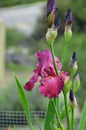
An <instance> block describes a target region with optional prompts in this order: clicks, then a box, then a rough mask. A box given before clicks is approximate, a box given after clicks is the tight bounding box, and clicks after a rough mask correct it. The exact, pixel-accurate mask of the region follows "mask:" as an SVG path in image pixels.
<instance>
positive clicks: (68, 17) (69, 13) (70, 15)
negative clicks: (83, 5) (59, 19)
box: [65, 9, 73, 25]
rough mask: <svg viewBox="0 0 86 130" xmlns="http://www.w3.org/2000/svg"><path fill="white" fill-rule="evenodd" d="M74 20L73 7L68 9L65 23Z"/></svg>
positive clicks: (68, 23) (67, 23)
mask: <svg viewBox="0 0 86 130" xmlns="http://www.w3.org/2000/svg"><path fill="white" fill-rule="evenodd" d="M72 21H73V17H72V11H71V9H68V10H67V14H66V16H65V23H66V25H71V23H72Z"/></svg>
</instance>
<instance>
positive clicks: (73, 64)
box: [70, 52, 78, 78]
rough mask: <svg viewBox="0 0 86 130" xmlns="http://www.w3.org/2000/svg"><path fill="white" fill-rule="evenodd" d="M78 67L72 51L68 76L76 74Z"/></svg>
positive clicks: (74, 53)
mask: <svg viewBox="0 0 86 130" xmlns="http://www.w3.org/2000/svg"><path fill="white" fill-rule="evenodd" d="M77 69H78V65H77V61H76V52H73V55H72V57H71V60H70V76H71V78H73V76H74V75H75V74H76V71H77Z"/></svg>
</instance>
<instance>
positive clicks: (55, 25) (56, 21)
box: [54, 15, 61, 28]
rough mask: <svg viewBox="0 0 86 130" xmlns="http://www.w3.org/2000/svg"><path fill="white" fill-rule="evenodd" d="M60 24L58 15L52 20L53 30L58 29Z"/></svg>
mask: <svg viewBox="0 0 86 130" xmlns="http://www.w3.org/2000/svg"><path fill="white" fill-rule="evenodd" d="M60 23H61V18H60V16H59V15H58V16H57V17H56V18H55V20H54V27H55V28H58V27H59V26H60Z"/></svg>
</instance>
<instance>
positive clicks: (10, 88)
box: [0, 0, 86, 110]
mask: <svg viewBox="0 0 86 130" xmlns="http://www.w3.org/2000/svg"><path fill="white" fill-rule="evenodd" d="M40 1H43V0H40ZM34 2H39V0H8V1H7V0H3V1H1V0H0V7H1V8H3V7H9V6H14V5H23V4H29V3H34ZM57 4H58V8H59V11H58V12H59V13H60V15H61V17H62V18H61V22H62V24H61V27H60V28H59V32H58V37H57V39H56V41H55V44H54V48H55V53H56V55H57V56H58V57H59V58H61V56H62V51H63V47H64V15H65V12H66V10H67V9H68V8H71V9H72V11H73V26H72V31H73V36H72V39H71V41H70V46H69V49H68V53H67V57H66V60H65V66H64V70H65V71H67V70H68V65H69V60H70V57H71V56H72V53H73V51H76V53H77V62H78V66H79V69H78V73H79V74H80V79H81V85H80V88H79V91H78V92H77V94H76V97H77V100H78V104H79V107H80V108H82V105H83V102H84V100H85V98H86V86H85V83H86V1H85V0H76V1H75V0H57ZM43 10H44V11H43V15H42V16H41V18H40V19H39V20H38V24H37V27H36V29H35V31H34V33H33V34H32V35H31V36H30V37H29V36H26V35H25V34H24V33H22V32H20V31H19V30H17V29H16V28H7V29H6V37H7V38H6V39H7V41H6V49H7V50H8V49H10V48H12V47H13V46H14V45H15V46H16V45H17V49H16V52H15V53H16V55H22V48H23V47H25V46H26V48H29V52H28V53H27V55H25V58H27V59H28V60H29V64H25V65H22V64H17V65H16V64H14V63H13V62H11V61H9V62H6V77H7V78H6V79H5V81H4V83H3V84H2V85H1V86H2V87H1V90H0V109H4V110H21V109H22V108H21V104H20V101H19V99H18V95H17V91H16V84H15V80H14V77H13V75H14V74H13V73H15V74H16V75H17V76H18V77H19V79H20V81H21V82H22V85H24V83H25V82H26V81H27V80H28V78H29V77H30V76H31V74H32V70H33V68H34V67H35V63H36V62H37V61H36V59H35V58H34V53H35V52H36V51H38V50H39V49H40V50H43V49H46V48H49V46H48V44H47V42H46V40H45V35H46V31H47V27H46V24H45V15H46V14H45V13H46V12H45V8H44V9H43ZM8 75H9V77H10V78H9V77H8ZM36 86H37V85H36ZM36 88H37V87H36ZM36 88H35V89H34V90H33V91H32V92H31V94H30V93H29V94H27V98H28V100H29V103H30V106H31V109H32V110H45V109H46V106H47V99H46V98H43V97H42V96H40V94H39V92H38V90H37V89H36ZM39 97H40V98H39ZM34 99H36V100H34ZM8 101H9V104H8ZM16 106H17V107H16Z"/></svg>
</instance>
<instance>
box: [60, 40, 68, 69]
mask: <svg viewBox="0 0 86 130" xmlns="http://www.w3.org/2000/svg"><path fill="white" fill-rule="evenodd" d="M68 45H69V43H68V42H65V46H64V50H63V54H62V58H61V63H62V66H63V64H64V61H65V58H66V54H67V50H68Z"/></svg>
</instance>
